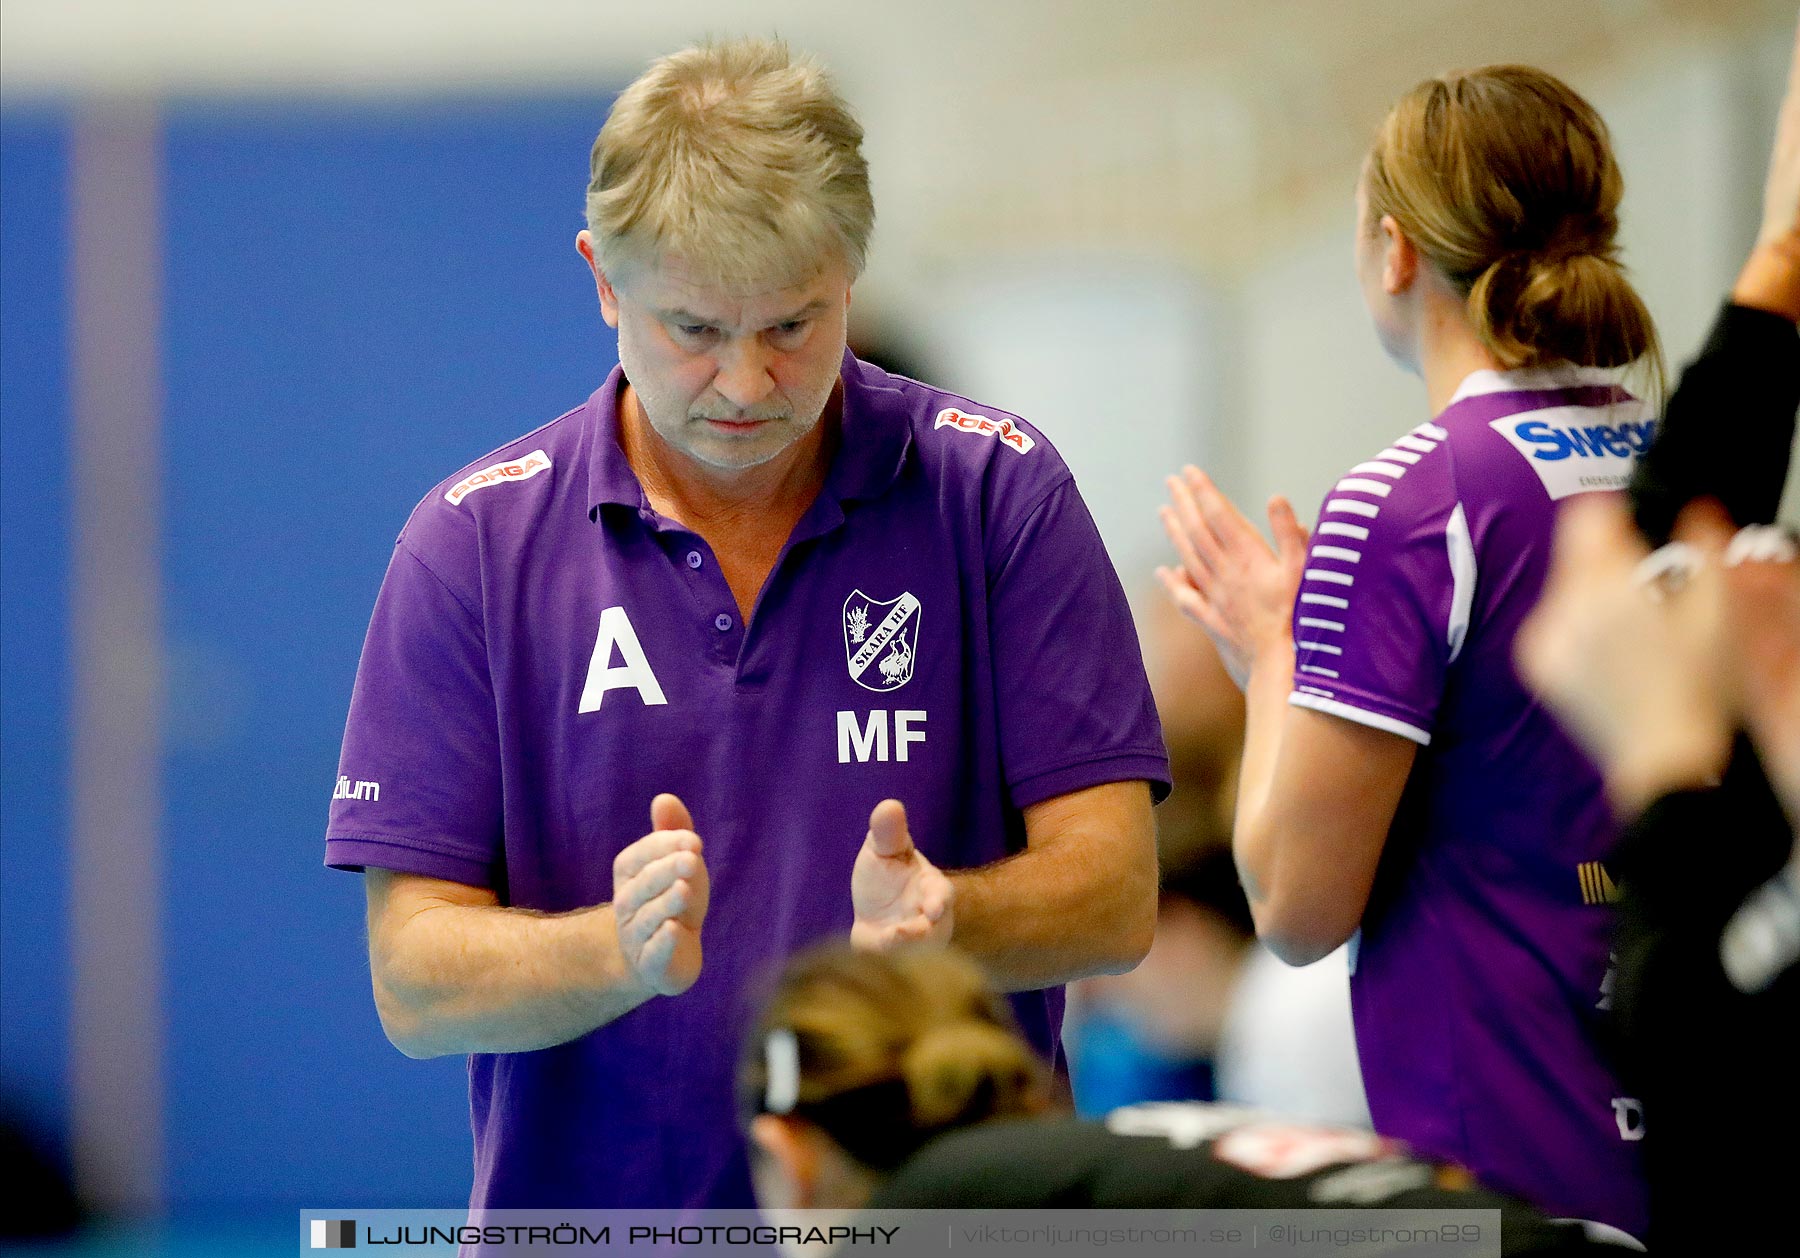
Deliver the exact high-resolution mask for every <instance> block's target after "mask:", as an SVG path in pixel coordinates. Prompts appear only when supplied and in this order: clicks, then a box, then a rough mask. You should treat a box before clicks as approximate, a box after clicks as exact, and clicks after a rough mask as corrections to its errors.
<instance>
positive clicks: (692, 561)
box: [688, 550, 700, 568]
mask: <svg viewBox="0 0 1800 1258" xmlns="http://www.w3.org/2000/svg"><path fill="white" fill-rule="evenodd" d="M699 566H700V552H699V551H697V550H690V551H689V552H688V567H690V568H698V567H699Z"/></svg>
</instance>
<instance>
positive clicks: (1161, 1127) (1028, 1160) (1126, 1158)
mask: <svg viewBox="0 0 1800 1258" xmlns="http://www.w3.org/2000/svg"><path fill="white" fill-rule="evenodd" d="M1356 1206H1368V1207H1374V1208H1379V1209H1392V1210H1431V1211H1443V1210H1498V1211H1500V1215H1501V1236H1500V1240H1501V1250H1500V1252H1501V1253H1502V1254H1503V1255H1506V1256H1507V1258H1522V1256H1524V1255H1532V1256H1534V1258H1536V1256H1547V1255H1555V1254H1601V1253H1607V1254H1618V1253H1622V1252H1624V1251H1623V1250H1621V1249H1618V1248H1615V1247H1613V1246H1610V1245H1599V1244H1595V1243H1593V1242H1590V1241H1589V1240H1587V1239H1586V1237H1585V1235H1584V1233H1583V1231H1582V1229H1581V1227H1580V1226H1579V1225H1575V1224H1556V1223H1551V1222H1550V1221H1549V1220H1547V1219H1546V1218H1545V1217H1544V1216H1543V1214H1541V1213H1540V1212H1539V1211H1537V1210H1534V1209H1533V1208H1531V1207H1530V1206H1528V1205H1525V1204H1524V1203H1522V1202H1520V1201H1518V1200H1517V1199H1516V1198H1512V1197H1505V1196H1502V1195H1501V1194H1499V1193H1496V1192H1492V1191H1490V1190H1489V1189H1486V1188H1483V1187H1481V1186H1479V1185H1477V1184H1475V1183H1474V1182H1473V1180H1472V1179H1471V1177H1470V1175H1469V1173H1468V1172H1467V1171H1465V1170H1463V1169H1462V1168H1460V1167H1455V1166H1448V1165H1444V1164H1438V1163H1431V1162H1425V1161H1420V1160H1417V1159H1415V1158H1413V1157H1411V1156H1410V1155H1409V1154H1408V1152H1407V1150H1406V1147H1405V1146H1404V1145H1402V1144H1401V1143H1400V1142H1399V1141H1396V1140H1389V1139H1387V1138H1386V1137H1383V1136H1377V1135H1375V1134H1374V1133H1373V1132H1369V1131H1352V1130H1345V1129H1333V1128H1325V1127H1313V1126H1309V1125H1306V1124H1304V1123H1293V1122H1290V1121H1288V1120H1284V1119H1281V1118H1278V1117H1274V1116H1271V1115H1268V1114H1261V1113H1256V1112H1254V1111H1250V1110H1243V1109H1238V1108H1236V1107H1233V1106H1219V1105H1205V1104H1199V1103H1195V1102H1187V1103H1179V1104H1160V1105H1137V1106H1132V1107H1130V1108H1128V1109H1123V1110H1115V1111H1114V1112H1113V1113H1112V1114H1111V1115H1109V1116H1108V1117H1107V1120H1106V1122H1104V1123H1098V1122H1084V1121H1080V1120H1076V1119H1059V1120H1052V1121H1041V1120H1033V1119H1024V1120H1017V1121H1001V1122H990V1123H982V1124H980V1125H978V1126H975V1127H971V1128H966V1129H964V1130H962V1131H956V1132H951V1133H950V1134H949V1135H945V1136H940V1137H939V1138H937V1139H936V1140H933V1141H932V1142H931V1143H930V1144H928V1145H926V1146H925V1147H924V1148H923V1149H921V1150H920V1151H919V1152H918V1153H916V1154H914V1155H913V1156H912V1158H911V1159H909V1160H908V1161H907V1162H906V1163H905V1164H904V1165H903V1166H902V1167H901V1168H900V1169H899V1170H898V1171H896V1172H895V1173H894V1175H893V1178H891V1179H890V1180H888V1181H887V1183H885V1184H883V1185H882V1186H881V1187H880V1188H878V1189H876V1192H875V1197H874V1199H873V1200H872V1201H870V1203H869V1206H868V1208H869V1210H871V1211H881V1210H913V1209H950V1210H956V1209H961V1210H984V1211H985V1210H1006V1209H1046V1210H1086V1209H1101V1210H1223V1209H1242V1210H1283V1211H1291V1210H1303V1209H1309V1208H1313V1209H1350V1208H1353V1207H1356ZM1289 1221H1290V1222H1298V1221H1299V1220H1297V1219H1294V1218H1292V1217H1291V1216H1290V1218H1289ZM1438 1221H1439V1223H1440V1224H1441V1223H1442V1221H1443V1220H1442V1216H1439V1219H1438ZM1201 1223H1203V1220H1197V1221H1196V1225H1199V1224H1201ZM1068 1226H1071V1227H1074V1226H1080V1223H1079V1222H1078V1221H1072V1222H1070V1223H1068ZM1416 1248H1417V1247H1416V1245H1414V1244H1412V1243H1411V1242H1409V1243H1407V1244H1399V1245H1395V1246H1394V1247H1393V1248H1389V1246H1388V1245H1386V1244H1383V1243H1381V1241H1380V1240H1379V1239H1378V1238H1371V1239H1370V1240H1369V1241H1368V1242H1367V1243H1366V1246H1365V1247H1362V1248H1357V1249H1356V1251H1355V1252H1356V1253H1358V1254H1363V1255H1368V1256H1369V1258H1376V1256H1377V1255H1381V1254H1390V1253H1412V1252H1416ZM1446 1252H1448V1251H1446Z"/></svg>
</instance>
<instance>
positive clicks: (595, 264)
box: [575, 231, 619, 328]
mask: <svg viewBox="0 0 1800 1258" xmlns="http://www.w3.org/2000/svg"><path fill="white" fill-rule="evenodd" d="M575 252H576V253H579V254H580V255H581V257H582V260H583V261H585V262H586V263H587V264H588V270H590V271H592V272H593V273H594V289H595V291H596V292H598V293H599V294H600V317H601V318H602V319H605V320H606V326H607V327H609V328H617V327H618V326H619V295H618V294H617V293H615V292H613V286H612V281H611V280H609V279H607V278H606V272H605V271H603V270H601V269H600V259H599V258H598V257H597V256H596V255H595V253H594V233H592V232H590V231H581V232H577V233H576V235H575Z"/></svg>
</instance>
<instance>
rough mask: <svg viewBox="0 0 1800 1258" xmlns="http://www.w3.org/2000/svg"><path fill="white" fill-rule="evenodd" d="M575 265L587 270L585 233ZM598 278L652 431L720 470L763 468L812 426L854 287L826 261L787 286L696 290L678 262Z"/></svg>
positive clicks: (840, 345)
mask: <svg viewBox="0 0 1800 1258" xmlns="http://www.w3.org/2000/svg"><path fill="white" fill-rule="evenodd" d="M580 243H581V252H582V255H583V256H584V257H586V258H588V259H589V262H590V265H592V264H593V262H594V256H593V252H592V244H591V239H590V238H589V237H588V235H587V233H585V232H584V233H582V239H581V242H580ZM617 270H618V273H617V274H608V273H605V272H602V271H601V270H600V269H599V268H598V266H596V267H595V278H596V281H597V283H598V287H599V291H600V310H601V313H602V315H603V316H604V317H605V319H606V322H607V323H608V324H609V325H610V326H612V327H614V328H617V329H618V331H619V362H620V364H621V365H622V366H623V367H624V369H625V376H626V378H627V379H628V380H630V382H631V387H632V390H633V392H635V393H636V395H637V400H638V405H639V406H640V407H641V408H642V410H643V413H644V416H645V418H646V419H648V420H649V422H650V426H651V427H652V428H653V429H655V430H656V432H657V433H658V435H660V436H661V437H662V438H663V440H664V441H666V442H668V443H669V444H670V445H671V446H674V447H675V448H676V449H677V450H679V451H681V452H682V453H683V454H686V455H688V456H689V457H690V458H693V459H694V460H696V461H698V462H700V463H702V464H705V465H706V466H708V467H711V468H716V469H718V470H721V471H727V472H729V471H738V470H742V469H744V468H750V467H756V466H758V465H759V464H763V463H767V462H768V461H769V460H770V459H773V458H775V457H776V456H777V455H779V454H781V452H782V451H784V450H786V449H788V448H789V447H790V446H792V445H793V444H794V443H795V442H796V441H798V440H800V439H801V438H802V437H804V436H805V435H806V434H807V433H809V432H811V431H812V429H813V427H814V426H815V425H817V424H818V422H819V417H820V416H821V415H822V414H823V413H824V410H825V404H826V402H827V401H829V400H830V397H831V391H832V388H833V387H834V386H835V385H836V384H837V377H838V370H839V367H840V366H841V364H842V361H843V356H844V344H845V338H846V335H847V333H846V316H847V314H848V311H849V307H850V276H849V272H848V270H847V268H846V267H845V266H844V264H843V262H842V261H840V260H838V259H835V258H833V259H830V260H827V261H826V263H825V264H824V265H823V266H822V267H821V268H820V269H819V271H818V272H817V274H815V275H814V276H812V277H811V278H810V279H807V280H803V281H801V282H799V283H797V284H793V285H792V286H786V287H783V286H779V285H778V284H771V285H769V286H768V287H766V288H760V289H753V290H751V291H748V292H736V291H728V290H725V289H721V288H719V287H716V286H714V285H710V284H707V283H703V282H701V281H698V280H696V279H695V278H694V277H693V275H692V273H691V271H690V270H689V268H687V267H686V266H684V265H683V264H682V261H681V260H680V259H679V258H675V257H670V256H664V257H662V258H660V259H658V260H657V261H655V262H646V263H638V264H634V265H630V266H626V267H622V268H618V269H617Z"/></svg>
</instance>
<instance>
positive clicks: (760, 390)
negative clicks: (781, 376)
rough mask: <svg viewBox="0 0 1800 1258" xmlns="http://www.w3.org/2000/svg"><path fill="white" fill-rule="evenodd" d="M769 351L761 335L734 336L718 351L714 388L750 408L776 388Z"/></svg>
mask: <svg viewBox="0 0 1800 1258" xmlns="http://www.w3.org/2000/svg"><path fill="white" fill-rule="evenodd" d="M769 358H770V351H769V349H768V347H767V346H765V345H764V344H763V343H762V338H760V337H742V338H738V339H737V340H734V341H733V342H732V344H731V345H729V346H727V347H726V348H725V350H724V352H722V353H721V354H720V355H719V373H718V375H717V376H715V377H714V378H713V390H714V391H715V392H716V393H718V395H719V396H720V397H722V398H724V399H725V400H726V401H727V402H730V403H731V404H732V405H733V406H736V407H740V408H742V409H744V410H749V409H750V408H751V407H753V406H755V405H756V404H757V403H759V402H761V401H762V400H763V399H764V398H766V397H768V396H769V394H771V393H772V392H774V391H775V378H774V377H773V376H772V375H770V374H769Z"/></svg>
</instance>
